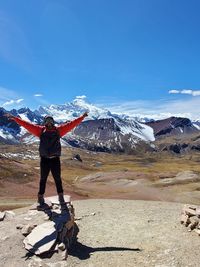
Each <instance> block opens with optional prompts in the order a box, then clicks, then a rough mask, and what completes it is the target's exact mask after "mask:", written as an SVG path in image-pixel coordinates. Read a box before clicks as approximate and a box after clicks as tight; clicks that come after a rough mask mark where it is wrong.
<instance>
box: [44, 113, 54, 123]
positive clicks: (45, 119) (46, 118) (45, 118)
mask: <svg viewBox="0 0 200 267" xmlns="http://www.w3.org/2000/svg"><path fill="white" fill-rule="evenodd" d="M48 119H51V120H52V121H53V123H54V118H53V117H52V116H51V115H46V116H45V117H44V120H43V124H44V125H45V124H46V121H47V120H48Z"/></svg>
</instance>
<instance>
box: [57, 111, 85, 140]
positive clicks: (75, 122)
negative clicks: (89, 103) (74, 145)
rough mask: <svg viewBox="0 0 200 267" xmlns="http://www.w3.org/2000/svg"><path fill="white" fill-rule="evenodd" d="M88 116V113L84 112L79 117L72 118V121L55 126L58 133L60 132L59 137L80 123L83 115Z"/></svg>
mask: <svg viewBox="0 0 200 267" xmlns="http://www.w3.org/2000/svg"><path fill="white" fill-rule="evenodd" d="M87 116H88V113H87V112H85V113H84V114H83V115H82V116H80V117H79V118H77V119H75V120H73V121H70V122H66V123H63V124H61V125H59V126H58V127H57V129H58V131H59V134H60V137H62V136H64V135H65V134H66V133H68V132H69V131H71V130H72V129H74V128H75V127H76V126H77V125H78V124H80V123H81V122H82V121H83V120H84V118H85V117H87Z"/></svg>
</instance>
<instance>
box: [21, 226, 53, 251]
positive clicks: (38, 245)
mask: <svg viewBox="0 0 200 267" xmlns="http://www.w3.org/2000/svg"><path fill="white" fill-rule="evenodd" d="M56 239H57V231H56V228H55V223H54V222H46V223H43V224H40V225H38V226H37V227H35V228H34V229H33V231H32V232H31V233H30V234H29V235H28V236H27V237H26V238H25V239H24V241H23V243H24V245H25V248H26V249H27V250H29V251H31V252H32V253H34V254H36V255H40V254H42V253H44V252H47V251H50V250H51V248H52V247H53V245H54V244H55V242H56Z"/></svg>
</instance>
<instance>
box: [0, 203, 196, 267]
mask: <svg viewBox="0 0 200 267" xmlns="http://www.w3.org/2000/svg"><path fill="white" fill-rule="evenodd" d="M73 204H74V207H75V215H76V222H77V224H78V226H79V229H80V232H79V234H78V242H77V244H76V246H75V248H74V249H73V250H72V251H71V252H70V255H69V257H68V259H67V261H63V260H61V253H57V252H55V253H54V254H53V255H52V256H51V257H50V258H48V257H45V258H42V259H41V258H39V257H37V256H31V255H29V254H28V253H27V251H26V250H25V249H24V248H23V239H24V236H23V235H22V233H21V230H19V229H16V225H18V224H28V223H30V222H31V223H33V224H34V223H41V222H43V221H44V216H45V214H43V212H38V213H37V212H36V213H35V212H30V211H28V208H23V209H18V210H14V213H15V215H12V214H10V215H9V216H8V217H7V219H4V221H2V222H0V241H1V242H0V251H1V253H0V263H1V264H0V265H1V266H5V267H25V266H28V267H39V266H40V267H47V266H50V267H63V266H70V267H86V266H87V267H101V266H102V267H105V266H106V267H107V266H108V267H109V266H111V267H118V266H124V267H128V266H131V267H133V266H136V267H137V266H140V267H141V266H146V267H147V266H148V267H151V266H154V267H178V266H180V267H188V266H193V267H194V266H199V262H200V254H199V243H200V237H199V236H198V235H197V234H196V233H195V232H193V231H192V232H188V231H187V228H186V227H184V226H183V225H181V224H180V215H181V210H182V207H183V205H182V204H177V203H171V202H156V201H140V200H137V201H136V200H107V199H91V200H78V201H74V203H73Z"/></svg>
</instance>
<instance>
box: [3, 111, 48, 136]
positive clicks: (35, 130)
mask: <svg viewBox="0 0 200 267" xmlns="http://www.w3.org/2000/svg"><path fill="white" fill-rule="evenodd" d="M4 116H6V117H7V118H8V119H9V120H13V121H15V122H16V123H17V124H19V125H20V126H22V127H24V128H25V129H26V130H27V131H29V133H31V134H33V135H35V136H37V137H40V135H41V133H42V129H43V126H40V125H36V124H33V123H30V122H27V121H24V120H22V119H20V118H18V117H15V116H13V115H11V114H9V113H6V114H5V115H4Z"/></svg>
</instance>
